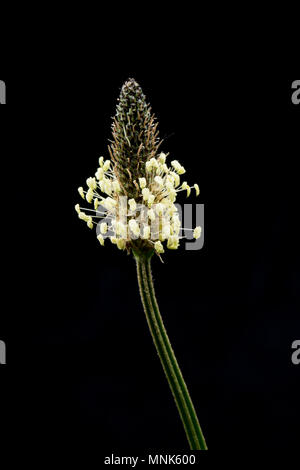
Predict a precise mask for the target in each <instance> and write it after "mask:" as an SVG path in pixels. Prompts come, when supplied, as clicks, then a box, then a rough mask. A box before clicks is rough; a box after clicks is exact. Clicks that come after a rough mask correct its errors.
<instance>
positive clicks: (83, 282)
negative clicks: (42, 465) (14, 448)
mask: <svg viewBox="0 0 300 470" xmlns="http://www.w3.org/2000/svg"><path fill="white" fill-rule="evenodd" d="M62 56H63V57H61V56H60V57H59V58H58V57H55V58H52V61H51V66H49V64H48V63H47V61H45V60H43V61H42V62H39V63H38V64H34V63H33V61H32V62H30V64H31V65H32V67H31V68H30V67H28V62H27V59H26V60H25V58H24V59H23V61H22V59H21V60H20V61H19V64H18V66H16V64H15V69H14V72H13V73H11V75H10V74H9V73H6V72H5V71H4V72H5V73H6V75H5V76H4V75H3V76H1V77H0V78H1V79H5V80H6V83H7V98H8V103H7V106H6V107H5V108H4V107H2V108H1V128H2V142H5V144H6V146H4V145H3V147H4V149H5V152H6V153H5V161H6V162H7V161H8V163H9V165H8V166H9V168H8V169H6V167H5V169H4V166H3V172H2V175H3V179H4V181H3V205H4V206H5V210H4V213H3V225H4V227H5V230H3V232H4V237H5V236H6V235H7V239H8V240H7V243H6V240H5V242H4V243H3V246H2V247H3V260H4V256H5V254H8V257H5V259H6V261H5V262H4V261H3V263H4V264H3V266H4V267H3V269H4V270H5V279H6V280H8V283H7V286H8V287H7V288H5V292H6V293H5V295H4V297H6V296H7V297H8V302H7V303H6V304H5V305H6V307H5V308H4V309H3V310H4V313H3V314H2V316H1V328H2V330H0V332H1V335H0V336H1V339H4V340H5V341H6V343H7V365H6V366H1V371H0V372H1V381H2V385H1V387H2V392H4V393H3V397H4V398H3V407H2V409H3V412H2V413H4V412H5V418H7V419H6V421H5V423H6V426H5V437H6V439H7V442H9V441H13V442H15V443H18V444H19V445H22V446H23V447H24V451H25V450H26V452H28V453H29V454H30V453H32V452H34V449H35V448H36V447H38V448H43V449H45V450H46V452H47V455H48V454H53V453H56V452H57V450H58V449H59V448H64V449H66V448H67V449H68V448H70V449H71V452H72V453H76V452H78V451H79V450H84V451H85V452H87V453H92V454H93V453H95V454H98V456H101V455H106V454H109V453H110V452H115V453H116V452H118V451H119V452H121V453H123V455H125V454H129V453H130V452H129V450H132V449H135V450H136V451H139V452H148V451H154V450H155V451H168V450H176V451H177V452H178V453H182V452H183V451H184V450H186V449H187V444H186V441H185V436H184V432H183V430H182V426H181V423H180V420H179V418H178V416H177V411H176V408H175V405H174V403H173V401H172V398H171V396H170V392H169V389H168V386H167V383H166V380H165V378H164V376H163V372H162V370H161V366H160V364H159V361H158V358H157V356H156V353H155V350H154V346H153V344H152V341H151V337H150V334H149V332H148V330H147V325H146V321H145V318H144V314H143V310H142V307H141V303H140V300H139V297H138V289H137V283H136V273H135V265H134V261H133V259H132V258H131V257H128V256H126V255H125V254H124V253H121V252H119V250H116V249H115V247H112V246H111V245H110V244H109V243H107V246H106V247H105V248H102V247H100V246H99V243H98V242H97V240H96V237H95V233H94V232H92V231H90V230H88V229H87V228H86V227H85V225H84V224H83V223H82V222H81V221H79V220H78V218H77V216H76V213H75V211H74V205H75V204H76V203H77V202H80V199H79V196H78V194H77V187H78V186H81V185H83V184H84V182H85V180H86V178H87V177H88V176H91V175H93V174H94V172H95V170H96V167H97V162H98V158H99V156H100V155H104V156H107V140H108V139H109V137H110V124H111V120H110V117H111V116H112V115H113V114H114V107H115V103H116V99H117V97H118V94H119V91H120V87H121V85H122V83H123V82H124V81H125V80H126V79H127V78H128V77H134V78H136V80H137V81H138V82H139V83H140V85H141V86H142V88H143V90H144V92H145V94H146V96H147V98H148V100H149V101H150V102H151V104H152V108H153V111H154V112H155V114H156V115H157V117H158V119H159V122H160V134H161V137H163V138H165V142H164V143H163V145H162V150H164V151H166V152H170V154H171V157H172V158H176V159H178V160H179V161H180V162H182V164H183V165H184V166H185V167H186V169H187V174H186V176H187V180H188V181H190V182H191V183H193V182H194V181H195V182H198V183H199V186H200V189H201V196H200V199H197V200H196V199H195V198H193V197H191V200H190V201H188V202H194V203H196V202H202V203H204V204H205V244H204V248H203V249H202V250H201V251H185V250H184V249H182V248H181V249H180V250H178V252H169V253H166V255H165V256H164V261H165V263H164V264H161V263H160V262H159V260H158V259H156V260H154V262H153V271H154V278H155V286H156V290H157V297H158V301H159V304H160V308H161V312H162V314H163V317H164V320H165V324H166V327H167V330H168V333H169V336H170V339H171V342H172V344H173V347H174V349H175V351H176V355H177V358H178V361H179V363H180V365H181V367H182V371H183V374H184V377H185V379H186V382H187V384H188V387H189V389H190V392H191V395H192V398H193V401H194V404H195V407H196V409H197V412H198V416H199V419H200V422H201V425H202V428H203V431H204V434H205V436H206V438H207V443H208V446H209V448H210V449H211V450H212V451H214V452H219V451H221V450H222V451H223V450H224V449H228V448H233V449H245V450H250V449H253V448H256V449H262V450H279V449H283V450H292V449H296V448H297V446H298V445H299V434H300V432H299V412H300V407H299V371H300V369H299V368H300V366H294V365H293V364H292V362H291V354H292V350H291V344H292V342H293V341H294V340H296V339H299V336H300V321H299V262H298V261H299V260H298V257H297V249H298V238H299V232H298V229H297V219H298V217H299V215H298V214H299V209H298V201H297V199H298V194H297V188H298V176H297V160H298V155H299V118H300V115H299V113H300V106H299V107H296V106H294V105H293V104H292V102H291V84H292V82H293V80H288V79H282V78H279V77H278V76H277V75H276V74H272V73H267V72H265V73H264V72H263V71H262V70H258V64H255V63H252V64H251V65H252V67H248V65H247V66H246V65H245V63H237V62H236V61H232V63H231V62H229V61H226V68H225V67H220V68H217V67H216V69H212V68H211V69H209V67H207V66H206V65H207V64H206V63H204V62H203V59H202V58H201V56H199V58H198V60H196V61H195V60H193V61H192V60H190V59H189V58H188V57H185V55H184V54H183V55H182V57H180V58H178V57H171V56H170V55H169V54H166V53H164V54H162V57H160V58H161V59H163V60H161V62H159V63H158V62H157V61H155V60H154V58H153V59H152V58H149V60H142V59H140V58H139V59H135V60H134V58H131V59H132V60H130V61H129V60H123V61H119V60H116V59H115V57H114V56H113V55H112V57H110V59H107V60H104V59H103V57H102V58H101V60H98V59H97V57H95V56H92V55H88V56H86V55H85V54H83V53H82V52H81V53H80V60H78V57H77V55H76V54H75V53H73V54H71V56H70V55H65V56H64V54H62ZM25 62H26V64H27V68H26V69H25ZM224 63H225V61H224ZM53 65H55V66H56V67H55V68H54V67H53ZM255 65H256V67H255ZM16 69H18V71H19V74H16V73H15V72H16ZM207 70H209V73H207ZM1 73H2V69H1ZM295 78H297V77H295ZM3 108H4V109H3ZM3 161H4V158H3V159H2V162H3ZM179 202H184V197H181V198H180V199H179ZM9 241H13V247H12V248H9V246H10V245H8V242H9ZM6 252H7V253H6ZM7 260H8V262H7ZM5 284H6V283H5ZM298 369H299V370H298ZM69 446H70V447H69ZM131 453H132V452H131ZM99 458H100V457H99Z"/></svg>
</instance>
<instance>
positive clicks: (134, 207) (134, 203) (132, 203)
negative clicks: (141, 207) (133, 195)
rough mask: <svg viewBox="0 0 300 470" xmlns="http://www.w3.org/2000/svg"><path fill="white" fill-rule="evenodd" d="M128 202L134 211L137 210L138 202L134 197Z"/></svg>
mask: <svg viewBox="0 0 300 470" xmlns="http://www.w3.org/2000/svg"><path fill="white" fill-rule="evenodd" d="M128 204H129V208H130V210H131V211H132V212H135V211H136V202H135V200H134V199H129V201H128Z"/></svg>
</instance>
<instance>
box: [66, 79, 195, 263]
mask: <svg viewBox="0 0 300 470" xmlns="http://www.w3.org/2000/svg"><path fill="white" fill-rule="evenodd" d="M157 126H158V123H157V122H156V120H155V116H154V115H153V114H152V113H151V108H150V106H149V104H147V102H146V98H145V95H144V94H143V92H142V89H141V87H140V86H139V85H138V84H137V83H136V81H135V80H133V79H129V80H128V81H127V82H126V83H125V84H124V85H123V87H122V89H121V93H120V97H119V99H118V104H117V110H116V115H115V117H114V119H113V124H112V136H113V140H112V143H111V145H110V146H109V153H110V157H111V160H109V159H107V160H105V159H104V158H103V157H100V159H99V168H98V169H97V171H96V173H95V177H90V178H88V179H87V180H86V184H87V190H84V189H83V187H80V188H78V192H79V194H80V196H81V197H82V198H83V199H85V200H86V201H87V202H88V203H89V204H93V207H94V208H93V209H88V208H87V209H83V208H81V207H80V205H79V204H76V206H75V210H76V212H77V213H78V216H79V218H80V219H81V220H83V221H84V222H86V224H87V226H88V227H89V228H93V226H94V225H96V227H97V238H98V240H99V242H100V244H101V245H104V240H105V238H109V239H110V241H111V242H112V243H113V244H115V245H116V246H117V247H118V248H119V249H121V250H124V249H127V251H131V250H134V251H136V252H151V251H155V252H156V253H157V254H160V253H163V252H164V246H163V243H164V242H165V243H166V247H167V248H169V249H171V250H174V249H177V248H178V246H179V240H180V239H181V238H184V237H182V236H181V230H182V228H181V222H180V219H179V215H178V213H177V207H176V206H175V201H176V197H177V193H178V192H179V191H183V190H185V191H186V192H187V196H189V195H190V192H191V189H192V188H194V189H195V192H196V194H197V195H199V192H200V190H199V186H198V185H197V184H195V185H194V186H189V185H188V184H187V182H186V181H184V182H183V183H181V182H180V176H181V175H183V174H184V173H185V169H184V167H183V166H182V165H181V164H180V163H179V162H178V160H173V161H171V164H170V166H168V165H167V163H166V159H167V155H166V154H164V153H162V152H159V146H160V143H161V141H160V139H159V137H158V130H157ZM85 211H87V213H86V212H85ZM200 234H201V230H200V227H196V229H195V230H194V237H195V238H199V236H200Z"/></svg>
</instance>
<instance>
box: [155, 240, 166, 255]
mask: <svg viewBox="0 0 300 470" xmlns="http://www.w3.org/2000/svg"><path fill="white" fill-rule="evenodd" d="M154 249H155V251H156V252H157V253H164V252H165V250H164V247H163V245H162V243H161V242H160V241H157V242H155V243H154Z"/></svg>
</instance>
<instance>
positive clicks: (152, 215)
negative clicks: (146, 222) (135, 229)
mask: <svg viewBox="0 0 300 470" xmlns="http://www.w3.org/2000/svg"><path fill="white" fill-rule="evenodd" d="M147 215H148V218H149V219H150V220H151V221H152V222H153V221H154V220H155V212H154V210H153V209H149V210H148V213H147Z"/></svg>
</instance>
